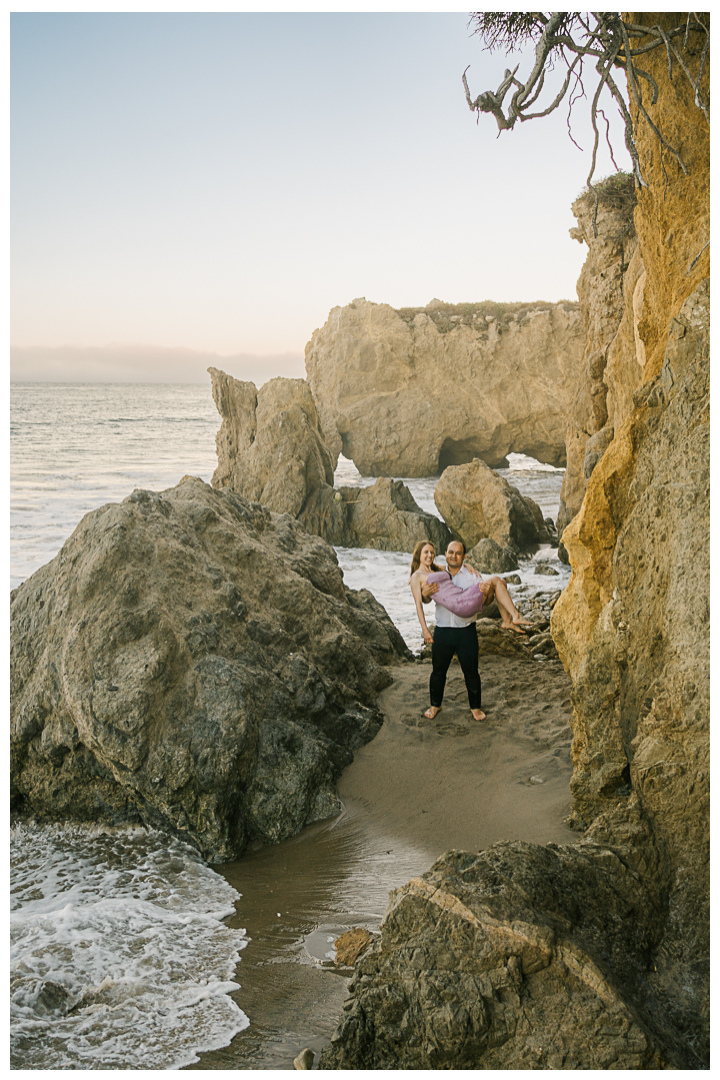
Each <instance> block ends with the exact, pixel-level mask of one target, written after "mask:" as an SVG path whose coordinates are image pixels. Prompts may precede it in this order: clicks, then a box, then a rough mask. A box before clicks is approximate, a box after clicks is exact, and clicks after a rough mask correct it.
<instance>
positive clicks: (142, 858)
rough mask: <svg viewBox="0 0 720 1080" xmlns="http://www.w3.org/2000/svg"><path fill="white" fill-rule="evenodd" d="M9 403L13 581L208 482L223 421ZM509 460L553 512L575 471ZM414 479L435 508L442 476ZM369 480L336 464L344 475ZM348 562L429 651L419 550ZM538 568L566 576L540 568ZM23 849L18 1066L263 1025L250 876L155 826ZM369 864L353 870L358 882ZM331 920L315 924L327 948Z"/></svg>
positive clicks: (114, 406)
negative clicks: (422, 619) (257, 1006)
mask: <svg viewBox="0 0 720 1080" xmlns="http://www.w3.org/2000/svg"><path fill="white" fill-rule="evenodd" d="M10 400H11V416H10V438H11V451H10V458H11V516H10V586H11V588H14V587H15V586H16V585H18V584H20V583H21V582H22V581H24V580H25V579H26V578H27V577H28V576H29V575H30V574H32V573H33V572H34V571H35V570H37V569H38V568H39V567H40V566H42V565H44V564H45V563H46V562H48V561H49V560H50V559H52V558H53V557H54V556H55V555H56V554H57V552H58V551H59V550H60V548H61V546H62V544H63V543H64V541H65V540H66V539H67V537H68V536H69V535H70V534H71V533H72V531H73V530H74V529H75V527H76V526H77V524H78V523H79V521H80V520H81V518H82V517H83V515H84V514H86V513H87V512H88V511H89V510H93V509H95V508H96V507H97V506H101V505H102V504H103V503H106V502H111V501H120V500H121V499H123V498H125V496H126V495H128V494H130V492H131V491H132V490H133V489H134V488H138V487H142V488H150V489H152V490H156V491H159V490H163V489H165V488H168V487H172V486H174V485H175V484H176V483H177V482H178V481H179V480H180V479H181V478H182V477H183V476H184V475H186V474H191V475H194V476H200V477H201V478H202V479H204V480H206V481H208V482H209V481H210V480H211V478H212V474H213V471H214V469H215V466H216V463H217V462H216V456H215V434H216V432H217V430H218V428H219V425H220V418H219V416H218V413H217V411H216V409H215V405H214V403H213V400H212V394H211V392H210V386H209V382H208V385H207V386H200V385H198V386H192V385H176V386H165V385H163V386H153V385H128V384H117V385H90V384H88V385H79V386H78V385H50V384H39V385H38V384H35V385H30V384H15V385H13V386H12V387H11V399H10ZM509 460H510V467H509V468H508V469H505V470H498V471H499V472H500V473H501V475H505V476H506V478H507V479H508V480H509V481H510V482H511V483H514V484H516V486H517V487H519V488H520V490H521V491H523V492H524V493H526V494H529V495H531V496H532V498H534V499H535V500H536V502H538V504H539V505H540V506H541V508H542V510H543V513H544V514H545V516H550V517H552V518H553V519H554V518H555V517H556V516H557V511H558V506H559V499H560V487H561V484H562V476H563V471H562V470H560V469H553V468H552V467H551V466H545V465H540V464H539V463H538V462H535V461H533V460H532V459H531V458H526V457H523V456H522V455H510V457H509ZM400 479H402V478H400ZM405 482H406V483H407V485H408V487H409V488H410V490H411V491H412V493H413V495H414V497H415V499H416V501H417V502H418V504H419V505H420V506H421V507H422V508H423V509H425V510H427V511H428V512H430V513H435V514H437V510H436V508H435V504H434V501H433V492H434V488H435V483H436V478H434V477H427V478H422V479H409V480H406V481H405ZM372 483H374V480H373V479H370V478H363V477H361V476H360V475H359V473H358V472H357V470H356V469H355V466H354V465H353V463H352V462H350V461H347V460H345V459H343V458H341V459H340V462H339V464H338V468H337V472H336V484H338V485H339V484H359V485H362V486H367V485H369V484H372ZM337 555H338V561H339V563H340V566H341V567H342V570H343V573H344V577H345V581H346V584H347V585H348V586H349V587H350V588H369V589H370V590H371V591H372V592H373V593H374V595H375V596H376V597H377V599H378V600H379V601H380V602H381V603H382V604H383V605H384V606H385V607H386V609H387V611H388V613H389V614H390V616H391V618H392V619H393V621H394V622H395V624H396V625H397V626H398V628H399V629H400V631H401V633H402V634H403V636H404V637H405V640H406V641H407V643H408V645H409V646H410V647H411V648H413V649H416V648H419V646H420V645H421V643H422V638H421V635H420V630H419V626H418V623H417V618H416V615H415V608H414V603H413V600H412V596H411V594H410V590H409V588H408V577H409V561H410V559H409V554H408V553H402V552H383V551H373V550H370V549H352V548H339V549H338V551H337ZM541 562H546V563H547V562H549V563H551V564H552V566H553V567H554V568H555V569H556V571H557V576H551V577H547V576H541V575H539V574H537V573H536V569H537V566H538V564H539V563H541ZM518 573H519V576H520V577H521V580H522V584H521V585H520V586H518V587H517V588H518V590H519V591H520V592H521V593H523V594H525V595H528V594H529V593H530V592H532V590H534V589H540V590H543V591H548V590H549V589H555V588H561V587H563V585H564V584H565V583H566V581H567V578H568V576H569V572H568V570H567V568H566V567H565V566H563V564H561V563H560V562H559V561H558V559H557V555H556V552H555V551H554V550H553V549H551V548H549V547H547V548H542V549H541V550H540V551H539V552H537V553H536V554H535V555H534V556H533V557H532V558H529V559H526V560H523V561H521V564H520V570H519V571H518ZM511 591H514V589H513V590H511ZM388 854H389V853H388ZM11 856H12V917H11V918H12V921H11V1006H12V1040H13V1043H12V1053H13V1068H20V1069H41V1068H47V1069H91V1068H92V1069H94V1068H99V1069H174V1068H180V1067H182V1066H183V1065H187V1064H190V1063H192V1062H194V1061H196V1060H197V1057H198V1054H199V1053H202V1052H203V1051H206V1050H212V1049H217V1048H219V1047H223V1046H226V1045H227V1044H228V1043H229V1042H230V1040H231V1039H232V1038H233V1036H234V1035H235V1034H237V1033H238V1032H240V1031H242V1030H243V1029H245V1028H246V1027H247V1026H248V1023H249V1024H250V1025H252V1023H253V1017H252V1013H250V1015H249V1017H248V1016H246V1015H245V1014H244V1013H243V1011H242V1008H241V1007H242V1003H243V996H242V961H241V960H240V951H241V950H242V949H243V947H244V945H245V944H246V943H247V940H248V939H247V938H246V936H245V934H244V931H243V930H241V929H237V928H235V929H231V928H230V927H228V926H227V925H225V923H224V922H223V919H224V918H225V917H226V916H228V915H230V913H231V912H233V911H235V910H237V912H238V914H237V915H236V916H235V917H234V920H233V925H234V926H237V920H238V918H240V920H241V921H242V910H243V900H242V881H239V882H237V884H238V889H235V888H233V887H232V886H231V885H230V884H229V883H228V882H227V881H226V880H225V878H223V877H221V876H220V875H218V874H217V873H215V871H213V870H211V869H210V868H209V867H207V866H206V865H205V864H204V863H203V862H202V860H201V859H200V858H199V857H198V856H197V854H196V853H195V852H194V851H193V850H192V849H191V848H190V847H188V846H187V845H184V844H182V843H180V842H179V841H177V840H175V839H173V838H171V837H168V836H166V835H164V834H162V833H158V832H153V831H148V830H145V829H103V828H99V827H98V828H93V827H88V826H75V825H62V826H61V825H52V826H47V825H43V826H41V825H38V824H35V823H31V822H30V823H28V822H20V823H17V824H15V825H14V826H13V828H12V830H11ZM413 857H414V858H417V856H413ZM367 870H368V868H367V867H359V868H358V874H359V875H360V879H362V877H363V875H365V877H367ZM403 880H404V879H403ZM360 902H361V900H360V899H358V898H355V899H354V900H353V903H354V904H356V905H357V904H359V903H360ZM373 902H374V903H375V902H376V901H375V900H373ZM326 930H327V928H324V927H320V926H319V927H318V928H317V931H318V934H319V935H320V938H322V939H323V942H321V943H323V945H324V944H327V942H328V941H329V940H330V939H329V937H328V935H327V933H326ZM304 932H305V933H306V937H307V928H305V931H304ZM310 951H311V952H312V951H313V950H310ZM326 951H327V950H326ZM315 959H316V960H317V958H315ZM238 960H240V963H239V965H238ZM269 962H270V961H269ZM236 968H237V976H236ZM236 977H237V981H235V979H236ZM238 985H239V987H240V989H239V990H238ZM236 998H237V1002H239V1005H238V1003H237V1002H236V1000H235V999H236ZM290 1060H291V1059H290ZM266 1067H268V1066H266ZM269 1067H272V1066H269Z"/></svg>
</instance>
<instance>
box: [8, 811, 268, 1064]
mask: <svg viewBox="0 0 720 1080" xmlns="http://www.w3.org/2000/svg"><path fill="white" fill-rule="evenodd" d="M238 898H239V893H237V892H236V890H235V889H233V888H232V886H230V885H229V884H228V883H227V882H226V881H225V879H224V878H222V877H220V876H219V875H218V874H216V873H215V872H214V871H212V870H211V869H210V868H209V867H208V866H206V865H205V863H204V862H203V861H202V859H201V858H200V857H199V855H198V854H197V852H195V851H194V850H193V849H192V848H191V847H189V846H188V845H187V844H184V843H182V842H181V841H179V840H176V839H174V838H171V837H168V836H167V835H165V834H163V833H160V832H156V831H152V830H150V831H148V830H146V829H142V828H123V829H114V828H109V827H108V828H102V827H96V826H82V825H62V826H61V825H38V824H36V823H20V824H16V825H15V826H14V827H13V828H12V830H11V989H10V998H11V1061H12V1065H11V1067H12V1068H20V1069H39V1068H43V1069H95V1068H99V1069H177V1068H181V1067H182V1066H183V1065H187V1064H190V1063H191V1062H194V1061H197V1059H198V1054H199V1053H200V1052H201V1051H205V1050H210V1049H217V1048H219V1047H221V1046H226V1045H227V1044H228V1043H229V1042H230V1040H231V1039H232V1038H233V1036H234V1035H236V1034H237V1033H238V1032H239V1031H242V1030H243V1029H244V1028H246V1027H247V1026H248V1023H249V1021H248V1019H247V1017H246V1016H245V1014H244V1013H243V1012H242V1010H241V1009H240V1008H239V1007H238V1006H237V1004H236V1003H235V1001H234V1000H233V999H232V998H231V997H230V996H229V995H230V994H231V993H232V992H233V991H235V990H237V989H238V984H237V983H236V982H234V981H233V976H234V972H235V967H236V965H237V963H238V961H239V959H240V957H239V952H240V950H241V949H242V948H244V946H245V944H246V942H247V938H246V936H245V931H244V930H233V929H230V928H229V927H227V926H225V925H223V923H222V922H221V921H220V920H221V919H223V918H225V917H226V916H228V915H230V914H232V912H233V911H234V901H235V900H237V899H238Z"/></svg>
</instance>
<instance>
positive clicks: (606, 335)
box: [557, 177, 643, 556]
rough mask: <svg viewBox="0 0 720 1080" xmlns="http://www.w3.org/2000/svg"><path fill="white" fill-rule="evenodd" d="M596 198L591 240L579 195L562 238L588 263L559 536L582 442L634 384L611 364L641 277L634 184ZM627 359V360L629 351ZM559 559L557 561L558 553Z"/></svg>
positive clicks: (577, 496) (582, 477)
mask: <svg viewBox="0 0 720 1080" xmlns="http://www.w3.org/2000/svg"><path fill="white" fill-rule="evenodd" d="M599 190H600V201H599V205H598V212H597V236H595V235H594V228H593V214H594V206H595V200H594V195H593V193H592V192H588V193H587V194H586V195H582V196H581V197H580V198H579V199H576V201H575V202H574V203H573V207H572V210H573V214H574V215H575V217H576V218H577V222H578V224H577V227H576V228H575V229H571V230H570V235H571V236H572V237H573V238H574V239H576V240H578V241H580V243H585V244H587V246H588V255H587V258H586V260H585V263H584V265H583V268H582V271H581V273H580V278H579V280H578V284H577V292H578V299H579V301H580V307H581V310H582V313H583V318H584V321H585V326H586V335H587V336H586V341H585V350H584V353H583V357H582V361H581V362H580V364H579V365H578V369H577V376H576V385H575V390H574V394H573V397H572V404H571V406H570V408H569V410H568V413H567V417H566V428H565V438H566V451H567V465H566V469H565V476H564V477H563V486H562V492H561V495H560V512H559V514H558V520H557V530H558V534H559V535H560V536H562V531H563V529H564V528H565V527H566V525H567V524H568V523H569V522H570V521H571V520H572V519H573V517H574V516H575V514H577V512H578V510H579V509H580V506H581V505H582V500H583V496H584V495H585V488H586V486H587V476H586V473H585V454H586V444H587V440H588V439H589V438H590V437H591V436H593V435H595V434H596V433H597V432H599V431H600V430H602V429H603V428H604V427H606V426H607V425H608V424H609V425H610V427H612V426H613V422H614V420H615V419H616V418H617V419H618V420H620V416H619V408H621V406H619V403H618V400H617V399H618V396H620V397H622V400H623V401H624V400H625V399H626V397H627V394H626V393H623V392H622V391H621V390H620V386H621V385H624V383H625V382H627V383H628V385H629V394H630V397H632V392H633V390H634V389H635V387H636V386H637V383H638V381H639V376H640V368H639V367H638V364H637V363H636V362H635V360H634V359H633V360H632V364H631V365H629V371H625V368H626V367H628V365H624V364H623V363H622V362H619V357H621V356H625V355H626V350H625V346H626V339H627V336H628V333H629V335H630V336H631V339H632V337H633V326H634V323H633V310H634V309H633V291H632V290H633V289H634V287H635V284H636V282H637V280H638V277H639V276H640V275H641V274H642V269H643V266H642V259H641V258H640V254H639V251H638V246H637V237H636V235H635V226H634V223H633V208H634V206H635V192H634V181H633V179H632V177H628V178H627V179H623V178H622V177H619V178H615V177H612V178H610V180H609V181H606V182H605V183H604V184H603V185H601V186H600V189H599ZM630 267H631V268H632V269H631V273H630V276H629V277H628V273H627V272H628V270H629V268H630ZM628 289H629V290H630V291H629V293H628ZM638 296H639V294H638ZM638 302H639V300H638ZM618 337H621V339H622V346H621V347H620V349H615V351H613V349H614V343H615V340H616V338H618ZM630 355H631V357H632V355H633V351H632V349H631V351H630ZM608 365H610V368H611V369H612V371H613V373H614V376H615V380H614V383H613V390H612V391H609V390H608V384H607V382H606V380H605V371H606V368H607V367H608ZM608 395H609V396H610V398H611V402H612V404H611V406H610V408H611V411H612V414H613V415H612V417H610V418H609V415H608ZM561 555H563V556H564V552H563V549H562V548H561Z"/></svg>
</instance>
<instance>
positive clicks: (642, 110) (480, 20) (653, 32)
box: [463, 11, 710, 187]
mask: <svg viewBox="0 0 720 1080" xmlns="http://www.w3.org/2000/svg"><path fill="white" fill-rule="evenodd" d="M473 20H474V21H475V22H476V24H477V26H476V30H475V33H479V34H481V35H482V36H483V37H484V39H485V41H486V43H487V44H486V47H487V48H489V49H492V48H494V47H496V46H498V45H500V46H502V47H505V48H506V49H507V50H508V51H511V50H512V48H513V46H514V45H516V44H517V43H519V42H520V41H522V40H525V39H527V38H530V39H531V40H534V41H535V57H534V62H533V67H532V70H531V71H530V74H529V76H528V78H527V80H526V81H525V82H521V81H520V80H519V79H518V78H517V72H518V70H519V66H520V65H518V66H517V67H515V68H514V70H513V71H510V70H506V72H505V75H504V77H503V80H502V82H501V83H500V85H499V87H498V88H497V90H496V91H494V92H493V91H491V90H486V91H485V92H484V93H482V94H479V95H478V96H477V97H476V98H474V99H473V97H472V96H471V94H470V88H469V86H468V81H467V71H468V68H466V69H465V71H464V72H463V86H464V87H465V97H466V100H467V103H468V107H469V108H470V109H471V110H472V111H474V112H476V113H477V115H478V118H479V115H480V113H481V112H483V113H485V112H488V113H492V114H493V116H494V117H495V120H496V122H497V125H498V131H499V132H500V131H509V130H512V128H513V127H514V126H515V124H516V122H517V121H518V120H520V121H521V122H522V121H524V120H537V119H539V118H540V117H543V116H548V115H549V113H551V112H553V111H554V110H555V109H557V108H558V106H559V105H560V104H561V102H562V101H563V100H564V99H565V97H566V96H567V93H568V89H569V87H570V85H571V82H572V76H573V74H574V75H575V80H576V82H575V86H576V87H577V83H578V82H579V83H580V86H581V87H582V61H583V58H584V57H586V56H587V57H592V58H593V59H594V60H595V61H596V63H595V70H596V71H597V72H598V75H599V77H600V78H599V82H598V86H597V88H596V91H595V93H594V95H593V98H592V102H591V106H590V120H591V124H592V128H593V133H594V147H593V154H592V166H591V169H590V175H589V177H588V187H592V177H593V175H594V171H595V165H596V160H597V150H598V145H599V129H598V122H597V114H598V112H599V113H600V115H601V116H602V118H603V120H604V121H605V125H606V140H607V143H608V146H609V148H610V155H611V158H612V160H613V164H615V160H614V157H613V152H612V146H611V145H610V137H609V124H608V120H607V117H606V115H605V113H604V112H603V110H602V109H601V108H600V98H601V94H602V92H603V90H605V89H607V91H608V92H609V94H610V95H611V97H612V98H613V99H614V101H615V103H616V104H617V106H618V109H619V110H620V114H621V116H622V118H623V120H624V123H625V145H626V147H627V150H628V152H629V154H630V158H631V160H632V163H633V172H634V174H635V179H636V182H637V184H638V186H640V187H645V186H647V185H646V183H645V180H644V179H643V176H642V173H641V171H640V161H639V158H638V153H637V150H636V147H635V139H634V134H633V122H632V117H631V114H630V111H629V109H628V106H627V104H626V102H625V99H624V97H623V94H622V93H621V91H620V88H619V86H618V85H617V83H616V82H615V80H614V79H613V78H612V76H611V74H610V72H611V69H612V68H613V67H617V68H621V69H622V70H624V71H625V72H626V75H627V80H628V87H629V90H630V97H631V101H633V102H634V104H635V105H636V107H637V111H638V118H639V117H641V116H642V118H643V119H644V120H645V121H646V122H647V124H648V126H649V127H650V129H651V131H652V132H653V134H654V135H655V137H656V138H657V139H658V140H659V142H660V145H661V148H662V149H665V150H667V151H668V153H669V154H671V155H672V156H673V157H674V158H675V160H676V161H677V163H678V165H679V166H680V168H681V169H682V171H683V172H684V173H685V174H686V175H687V171H688V170H687V166H686V165H685V162H684V161H683V158H682V155H681V153H680V151H679V150H676V149H675V148H674V147H673V146H671V145H670V143H669V142H668V141H667V139H666V138H665V136H664V135H663V133H662V131H661V130H660V128H659V127H658V126H657V124H656V123H655V122H654V121H653V120H652V118H651V116H650V115H649V113H648V111H647V109H646V107H645V104H644V102H643V94H642V88H641V85H640V84H641V81H642V82H645V83H647V85H648V87H649V88H650V92H651V99H650V104H651V105H655V104H656V103H657V101H658V96H659V87H658V84H657V82H656V80H655V79H654V78H653V77H652V75H650V74H649V73H648V72H647V71H643V70H642V69H641V68H640V67H638V66H637V64H636V58H637V57H639V56H641V55H643V54H644V53H648V52H652V51H653V50H655V49H663V48H664V49H665V52H666V55H667V63H668V77H669V78H670V79H672V75H673V61H674V60H677V63H678V65H679V67H680V68H681V70H682V72H683V74H684V76H685V77H686V78H687V79H688V81H689V83H690V85H691V87H692V89H693V94H694V100H695V105H696V106H697V108H699V109H700V110H701V112H702V113H703V115H704V116H705V118H706V119H707V121H708V123H709V120H710V108H709V103H708V102H707V101H705V99H704V97H703V95H702V93H701V85H702V80H703V77H704V75H705V71H706V65H707V58H708V55H709V50H710V31H709V28H708V27H707V26H705V24H704V23H703V22H702V21H701V19H699V18H698V15H697V13H696V12H689V13H688V16H687V19H686V20H684V21H683V23H682V25H680V26H676V27H674V28H673V29H672V30H667V31H665V30H663V29H662V27H660V26H657V25H656V26H651V27H647V26H641V25H639V24H637V23H630V22H628V23H625V22H623V20H622V19H621V18H620V17H619V15H618V14H617V13H615V12H607V11H605V12H603V11H593V12H589V13H580V12H563V11H553V12H549V13H542V12H535V11H530V12H476V13H475V14H474V16H473ZM691 34H695V35H697V34H702V35H704V38H705V41H704V43H703V49H702V53H701V56H700V61H699V65H698V72H697V75H696V76H694V75H693V74H692V72H691V71H690V67H689V65H688V63H687V61H686V59H685V57H684V56H683V53H684V52H685V53H686V52H687V48H688V42H689V41H690V35H691ZM639 38H640V39H642V41H638V39H639ZM677 39H680V42H681V43H680V42H678V44H680V48H678V47H677V45H676V41H677ZM556 55H559V56H560V57H562V59H563V60H564V61H565V63H566V64H567V67H568V72H567V75H566V77H565V80H564V82H563V85H562V87H561V89H560V91H559V92H558V93H557V95H556V96H555V97H554V99H553V100H552V101H551V102H550V104H549V105H548V106H547V107H546V108H544V109H539V110H538V111H536V112H530V111H529V109H530V108H531V106H533V105H535V103H536V102H538V100H539V99H540V96H541V94H542V91H543V89H544V85H545V72H546V70H547V68H548V66H551V65H552V58H553V57H554V56H556ZM569 56H573V59H572V62H570V60H569ZM511 87H514V88H515V89H514V92H513V94H512V96H511V98H510V101H509V103H508V104H507V106H506V105H505V99H506V97H507V94H508V91H509V90H510V88H511ZM581 96H583V97H584V96H585V94H584V88H583V93H582V95H580V94H575V91H574V90H573V92H572V93H571V94H570V98H569V108H568V121H567V122H568V131H570V113H571V111H572V107H573V104H574V101H576V100H578V98H579V97H581ZM570 137H571V138H572V134H571V136H570ZM573 141H574V140H573ZM576 145H577V144H576ZM615 167H616V168H617V165H616V166H615Z"/></svg>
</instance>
